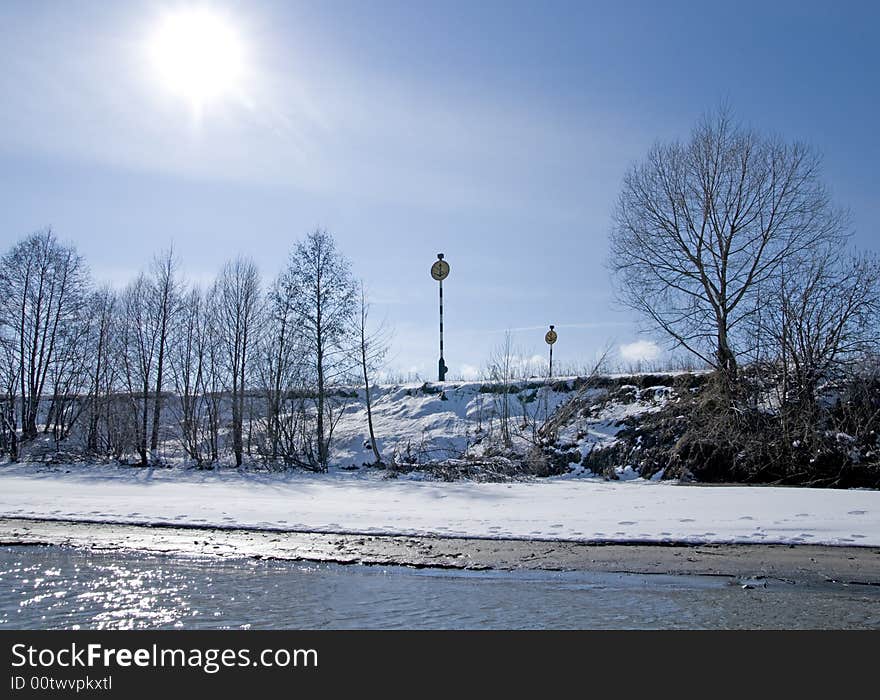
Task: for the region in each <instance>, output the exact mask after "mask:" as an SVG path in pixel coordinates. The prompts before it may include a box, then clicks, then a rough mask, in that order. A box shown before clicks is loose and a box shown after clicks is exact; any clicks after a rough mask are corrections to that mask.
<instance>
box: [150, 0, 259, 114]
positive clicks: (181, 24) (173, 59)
mask: <svg viewBox="0 0 880 700" xmlns="http://www.w3.org/2000/svg"><path fill="white" fill-rule="evenodd" d="M148 50H149V54H150V59H151V62H152V64H153V68H154V70H155V75H156V78H157V80H158V81H159V83H160V84H161V85H162V86H163V87H164V88H165V89H167V90H168V91H170V92H171V93H173V94H174V95H176V96H178V97H181V98H183V99H185V100H187V101H189V103H190V104H191V106H192V108H193V110H194V111H196V112H199V113H200V112H201V111H202V110H203V108H204V107H205V105H207V104H208V103H209V102H214V101H217V100H220V99H223V98H228V97H232V96H235V95H236V94H239V93H240V91H241V88H242V82H243V80H244V69H245V60H244V47H243V45H242V41H241V38H240V36H239V34H238V32H237V31H236V28H235V25H234V24H233V23H232V22H231V21H230V20H229V19H228V18H226V17H224V16H223V15H221V14H218V13H217V12H214V11H212V10H210V9H207V8H190V9H181V10H176V11H174V12H169V13H167V14H166V15H164V16H163V17H161V18H160V20H159V22H158V23H157V25H156V27H155V30H154V32H153V34H152V35H151V37H150V39H149V41H148Z"/></svg>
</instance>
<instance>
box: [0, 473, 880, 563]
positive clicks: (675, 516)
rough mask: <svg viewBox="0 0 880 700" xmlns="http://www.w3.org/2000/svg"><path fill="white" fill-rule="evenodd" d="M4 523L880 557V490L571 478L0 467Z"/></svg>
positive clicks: (0, 514) (0, 497) (0, 492)
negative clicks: (830, 550)
mask: <svg viewBox="0 0 880 700" xmlns="http://www.w3.org/2000/svg"><path fill="white" fill-rule="evenodd" d="M0 516H2V517H7V518H16V517H27V518H51V519H70V520H85V521H101V522H124V523H139V524H147V523H149V524H170V525H195V526H205V527H207V526H218V527H242V528H255V529H265V528H272V529H282V530H310V531H318V532H347V533H365V534H383V535H442V536H462V537H482V538H520V539H549V540H582V541H609V542H615V541H634V540H636V541H646V542H688V543H711V542H716V543H731V542H746V543H763V544H769V543H790V544H838V545H870V546H880V491H869V490H829V489H806V488H782V487H744V486H731V487H723V486H692V485H681V484H675V483H669V482H653V481H645V480H642V479H634V480H630V481H625V482H606V481H602V480H599V479H594V478H583V477H580V478H578V477H573V476H569V477H567V478H566V477H563V478H553V479H543V480H536V481H529V482H517V483H504V484H498V483H472V482H456V483H443V482H432V481H417V480H403V479H400V480H388V479H384V478H382V477H381V472H369V473H366V472H364V471H360V472H354V473H345V472H337V473H330V474H325V475H309V474H303V473H293V474H270V473H253V472H240V471H235V470H228V471H219V472H200V471H194V470H185V469H139V468H131V467H115V466H82V465H80V466H74V465H70V466H63V467H59V466H53V467H48V466H43V467H38V466H34V465H6V466H3V467H0Z"/></svg>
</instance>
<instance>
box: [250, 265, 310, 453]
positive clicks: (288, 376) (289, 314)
mask: <svg viewBox="0 0 880 700" xmlns="http://www.w3.org/2000/svg"><path fill="white" fill-rule="evenodd" d="M292 283H293V279H292V277H291V275H288V274H286V273H282V274H281V275H279V276H278V278H277V279H276V280H275V282H274V283H273V284H272V286H271V287H270V289H269V291H268V293H267V295H266V297H267V298H266V310H265V319H264V321H265V322H264V325H263V333H262V335H261V338H260V342H259V350H258V353H259V358H260V359H259V363H258V366H257V374H258V375H259V379H260V386H261V389H262V392H263V394H264V395H265V402H266V415H265V419H264V425H265V442H264V443H263V444H262V445H261V447H260V450H261V452H262V454H263V456H264V458H265V459H267V460H268V461H270V462H273V463H274V462H277V461H278V460H283V461H284V463H286V464H296V463H298V462H299V458H300V457H301V455H300V454H299V452H300V451H301V450H300V447H301V446H300V444H299V440H298V437H299V430H298V429H297V428H294V426H293V425H292V424H291V420H293V422H294V423H297V424H298V418H299V417H301V416H302V411H301V410H300V408H301V406H300V404H301V398H302V395H303V390H304V387H303V376H302V369H303V366H302V365H303V354H304V349H303V337H302V333H301V332H300V329H299V327H298V323H297V316H296V309H295V301H296V294H295V290H294V289H292V287H291V285H292Z"/></svg>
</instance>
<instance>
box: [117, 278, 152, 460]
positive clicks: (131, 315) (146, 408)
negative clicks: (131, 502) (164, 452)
mask: <svg viewBox="0 0 880 700" xmlns="http://www.w3.org/2000/svg"><path fill="white" fill-rule="evenodd" d="M153 298H154V296H153V290H152V285H151V284H150V281H149V280H148V279H147V277H146V275H144V274H140V275H139V276H138V277H137V279H136V280H135V281H134V282H132V283H131V284H129V285H128V287H126V289H125V291H124V292H123V293H122V299H121V304H120V306H121V309H120V311H121V319H120V325H121V334H120V344H121V353H120V356H121V361H122V365H123V376H124V381H125V389H126V392H127V395H128V403H129V407H130V410H131V413H132V415H133V416H134V422H133V423H134V429H135V430H134V432H135V436H136V438H135V439H136V450H137V452H138V455H139V456H140V463H141V465H142V466H146V465H147V464H148V463H149V452H148V440H149V437H148V426H149V418H150V395H151V385H152V382H153V378H154V367H155V362H156V347H157V345H158V342H159V339H158V335H159V330H158V327H157V325H156V323H155V321H156V317H155V315H154V314H153V308H152V303H151V302H152V300H153Z"/></svg>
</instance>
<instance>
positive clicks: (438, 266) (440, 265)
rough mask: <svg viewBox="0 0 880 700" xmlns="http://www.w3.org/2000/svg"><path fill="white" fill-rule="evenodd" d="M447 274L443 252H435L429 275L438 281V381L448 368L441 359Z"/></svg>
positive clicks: (444, 379) (442, 377) (446, 264)
mask: <svg viewBox="0 0 880 700" xmlns="http://www.w3.org/2000/svg"><path fill="white" fill-rule="evenodd" d="M448 276H449V263H448V262H446V261H445V260H444V259H443V253H437V262H435V263H434V264H433V265H431V277H433V278H434V279H435V280H437V281H438V282H439V283H440V362H439V363H438V364H437V373H438V375H439V381H441V382H443V381H446V372H447V371H448V370H449V368H448V367H447V366H446V361H445V360H444V359H443V280H445V279H446V278H447V277H448Z"/></svg>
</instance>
